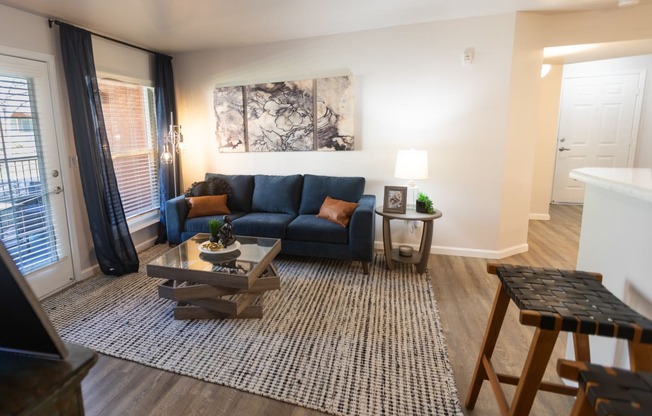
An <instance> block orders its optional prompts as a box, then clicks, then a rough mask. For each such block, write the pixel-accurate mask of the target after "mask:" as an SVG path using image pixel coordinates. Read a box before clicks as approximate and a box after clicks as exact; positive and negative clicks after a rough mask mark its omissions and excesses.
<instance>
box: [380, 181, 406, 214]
mask: <svg viewBox="0 0 652 416" xmlns="http://www.w3.org/2000/svg"><path fill="white" fill-rule="evenodd" d="M406 208H407V186H385V197H384V198H383V212H391V213H395V214H405V210H406Z"/></svg>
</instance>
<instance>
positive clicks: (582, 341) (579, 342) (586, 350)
mask: <svg viewBox="0 0 652 416" xmlns="http://www.w3.org/2000/svg"><path fill="white" fill-rule="evenodd" d="M573 346H574V347H575V361H584V362H587V363H588V362H591V347H590V345H589V336H588V335H587V334H578V333H577V332H574V333H573Z"/></svg>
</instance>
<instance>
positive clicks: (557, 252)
mask: <svg viewBox="0 0 652 416" xmlns="http://www.w3.org/2000/svg"><path fill="white" fill-rule="evenodd" d="M581 215H582V210H581V207H578V206H552V207H551V220H550V221H531V222H530V232H529V237H528V244H529V249H530V250H529V251H528V252H527V253H523V254H520V255H517V256H513V257H509V258H506V259H503V260H502V261H503V262H506V263H507V262H509V263H517V264H526V265H533V266H549V267H561V268H571V269H572V268H574V267H575V262H576V259H577V245H578V241H579V228H580V222H581ZM436 228H437V227H436V226H435V232H436ZM486 262H487V260H485V259H477V258H470V257H456V256H438V255H432V256H431V258H430V263H429V267H430V270H431V278H432V284H433V287H434V289H435V296H436V298H437V302H438V307H439V311H440V315H441V321H442V325H443V327H444V333H445V335H446V339H447V344H448V348H449V354H450V359H451V363H452V365H453V371H454V372H455V378H456V380H457V385H458V388H459V391H460V398H461V400H462V402H464V399H465V397H466V393H467V390H468V386H469V383H470V379H471V376H472V373H473V367H474V366H475V362H476V357H477V353H478V350H479V348H480V342H481V341H482V336H483V334H484V328H485V325H486V320H487V316H488V314H489V311H490V309H491V304H492V301H493V296H494V294H495V290H496V287H497V279H496V277H495V276H493V275H488V274H487V273H486V271H485V265H486ZM532 332H533V331H532V330H531V328H525V327H522V326H521V325H520V324H518V321H517V310H516V308H515V307H514V306H513V305H510V309H509V311H508V316H507V319H506V320H505V325H504V327H503V332H502V336H501V338H500V339H499V342H498V345H497V347H496V352H495V353H494V360H497V359H499V360H501V361H502V364H496V367H497V369H498V371H502V372H509V373H514V374H519V373H520V365H521V364H522V362H523V361H524V360H525V355H526V352H527V349H528V347H529V343H530V339H531V336H532ZM557 344H558V345H557V346H556V350H555V357H553V361H556V357H560V356H562V355H563V351H564V348H565V342H564V340H560V341H558V343H557ZM495 362H496V361H495ZM546 379H558V378H557V377H556V373H555V371H554V363H553V364H550V365H549V368H548V372H547V375H546ZM82 391H83V395H84V406H85V409H86V414H87V415H90V416H93V415H139V416H141V415H175V416H176V415H270V416H271V415H274V416H276V415H297V416H299V415H324V413H321V412H317V411H313V410H309V409H305V408H302V407H299V406H294V405H290V404H287V403H282V402H279V401H276V400H271V399H267V398H264V397H261V396H257V395H254V394H250V393H245V392H241V391H238V390H235V389H232V388H228V387H223V386H219V385H216V384H211V383H207V382H203V381H200V380H195V379H192V378H190V377H185V376H180V375H177V374H173V373H169V372H165V371H161V370H157V369H153V368H149V367H146V366H143V365H140V364H137V363H133V362H130V361H125V360H120V359H116V358H111V357H108V356H104V355H100V359H99V361H98V363H97V364H96V365H95V366H94V367H93V368H92V369H91V371H90V373H89V375H88V376H87V377H86V378H85V379H84V381H83V383H82ZM507 391H508V392H510V391H511V392H513V389H512V390H509V388H508V389H507ZM508 394H509V395H511V394H512V393H508ZM509 395H508V399H511V397H509ZM571 405H572V399H570V398H567V397H562V396H558V395H553V394H550V393H539V395H538V396H537V399H536V401H535V407H534V408H533V411H532V414H533V415H565V414H569V412H570V408H571ZM464 411H465V413H466V414H468V415H483V416H484V415H497V414H498V411H497V406H496V402H495V400H494V398H493V395H492V394H491V387H490V386H489V384H488V383H485V385H484V386H483V388H482V391H481V393H480V398H479V399H478V402H477V405H476V408H475V410H473V411H467V410H466V409H464Z"/></svg>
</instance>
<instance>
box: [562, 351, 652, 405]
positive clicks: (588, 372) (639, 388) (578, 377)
mask: <svg viewBox="0 0 652 416" xmlns="http://www.w3.org/2000/svg"><path fill="white" fill-rule="evenodd" d="M557 367H558V371H559V374H560V375H562V376H565V377H566V378H570V379H571V380H574V381H577V382H578V383H579V394H578V395H577V402H576V403H575V406H574V407H573V411H572V413H571V415H587V414H588V415H593V414H595V415H598V416H649V415H652V373H649V372H645V371H641V372H632V371H629V370H624V369H621V368H613V367H603V366H600V365H596V364H590V363H577V362H572V361H567V360H560V361H559V363H558V366H557Z"/></svg>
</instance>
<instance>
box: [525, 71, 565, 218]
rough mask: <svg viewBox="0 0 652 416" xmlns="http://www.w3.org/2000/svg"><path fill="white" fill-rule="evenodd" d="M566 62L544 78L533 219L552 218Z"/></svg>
mask: <svg viewBox="0 0 652 416" xmlns="http://www.w3.org/2000/svg"><path fill="white" fill-rule="evenodd" d="M562 69H563V66H562V65H552V66H551V68H550V73H548V75H547V76H546V77H545V78H543V79H542V80H541V96H540V99H539V114H538V118H537V131H536V133H537V143H536V150H535V159H534V169H533V174H532V201H531V202H530V219H535V220H549V219H550V214H549V208H550V198H551V194H552V182H553V172H554V169H555V158H556V155H557V152H556V144H557V127H558V123H559V99H560V95H561V77H562V72H563V71H562Z"/></svg>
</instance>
